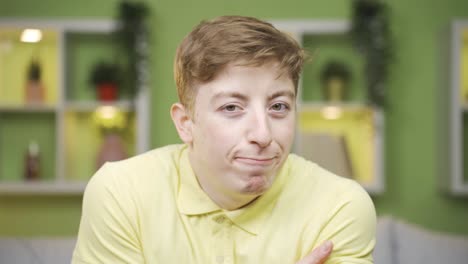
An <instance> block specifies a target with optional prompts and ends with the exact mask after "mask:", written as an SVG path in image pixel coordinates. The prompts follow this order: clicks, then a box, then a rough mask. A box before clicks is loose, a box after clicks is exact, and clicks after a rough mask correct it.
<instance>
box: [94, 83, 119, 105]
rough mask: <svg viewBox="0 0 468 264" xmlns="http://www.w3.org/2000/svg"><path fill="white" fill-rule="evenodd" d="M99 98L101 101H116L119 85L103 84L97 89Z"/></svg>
mask: <svg viewBox="0 0 468 264" xmlns="http://www.w3.org/2000/svg"><path fill="white" fill-rule="evenodd" d="M97 91H98V98H99V100H101V101H114V100H116V99H117V85H116V84H114V83H101V84H99V85H98V87H97Z"/></svg>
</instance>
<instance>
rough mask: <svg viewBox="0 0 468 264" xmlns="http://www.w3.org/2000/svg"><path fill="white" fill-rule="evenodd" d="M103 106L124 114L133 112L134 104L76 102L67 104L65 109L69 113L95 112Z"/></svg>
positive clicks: (122, 102)
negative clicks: (114, 108) (116, 109)
mask: <svg viewBox="0 0 468 264" xmlns="http://www.w3.org/2000/svg"><path fill="white" fill-rule="evenodd" d="M101 106H112V107H116V108H118V109H119V110H121V111H124V112H131V111H133V106H132V102H131V101H130V100H120V101H116V102H95V101H76V102H67V103H66V104H65V108H66V110H67V111H74V112H93V111H95V110H96V109H97V108H99V107H101Z"/></svg>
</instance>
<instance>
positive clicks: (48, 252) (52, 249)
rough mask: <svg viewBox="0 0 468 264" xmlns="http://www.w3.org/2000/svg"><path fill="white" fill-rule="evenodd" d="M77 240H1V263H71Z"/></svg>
mask: <svg viewBox="0 0 468 264" xmlns="http://www.w3.org/2000/svg"><path fill="white" fill-rule="evenodd" d="M75 243H76V239H75V238H1V239H0V263H9V264H24V263H28V264H45V263H47V264H49V263H50V264H55V263H57V264H58V263H70V261H71V257H72V254H73V249H74V247H75Z"/></svg>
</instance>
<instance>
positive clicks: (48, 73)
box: [0, 28, 58, 105]
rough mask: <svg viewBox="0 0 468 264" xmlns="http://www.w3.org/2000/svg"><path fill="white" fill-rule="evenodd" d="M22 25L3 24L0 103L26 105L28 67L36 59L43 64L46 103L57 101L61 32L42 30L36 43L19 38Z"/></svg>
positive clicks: (1, 32) (0, 60)
mask: <svg viewBox="0 0 468 264" xmlns="http://www.w3.org/2000/svg"><path fill="white" fill-rule="evenodd" d="M22 32H23V29H4V28H3V29H1V28H0V104H4V105H5V104H6V105H23V104H24V103H25V101H26V100H25V97H26V94H25V87H26V84H27V74H28V67H29V65H30V64H31V62H32V61H33V60H36V61H37V62H38V63H39V65H40V67H41V75H40V76H41V83H42V85H43V87H44V104H46V105H54V104H56V102H57V89H58V78H57V76H58V74H57V70H58V35H57V32H54V31H50V30H42V31H41V32H42V39H41V40H40V41H39V42H37V43H27V42H22V41H21V40H20V38H21V33H22Z"/></svg>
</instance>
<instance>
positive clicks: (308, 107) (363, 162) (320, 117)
mask: <svg viewBox="0 0 468 264" xmlns="http://www.w3.org/2000/svg"><path fill="white" fill-rule="evenodd" d="M382 138H383V115H382V112H381V111H380V110H379V109H376V108H373V107H370V106H368V105H364V104H327V103H307V104H304V105H301V107H300V108H299V110H298V129H297V135H296V142H295V144H296V145H295V151H296V153H298V154H299V155H301V156H304V157H305V158H307V159H309V160H311V161H313V162H316V163H317V164H318V165H320V166H322V167H324V168H326V169H328V170H330V171H331V172H333V173H335V174H337V175H340V176H344V177H348V178H352V179H354V180H356V181H357V182H359V183H360V184H361V185H362V186H363V187H364V188H365V189H366V190H367V191H368V192H369V193H371V194H379V193H381V192H383V191H384V178H383V153H382V144H383V142H382Z"/></svg>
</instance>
